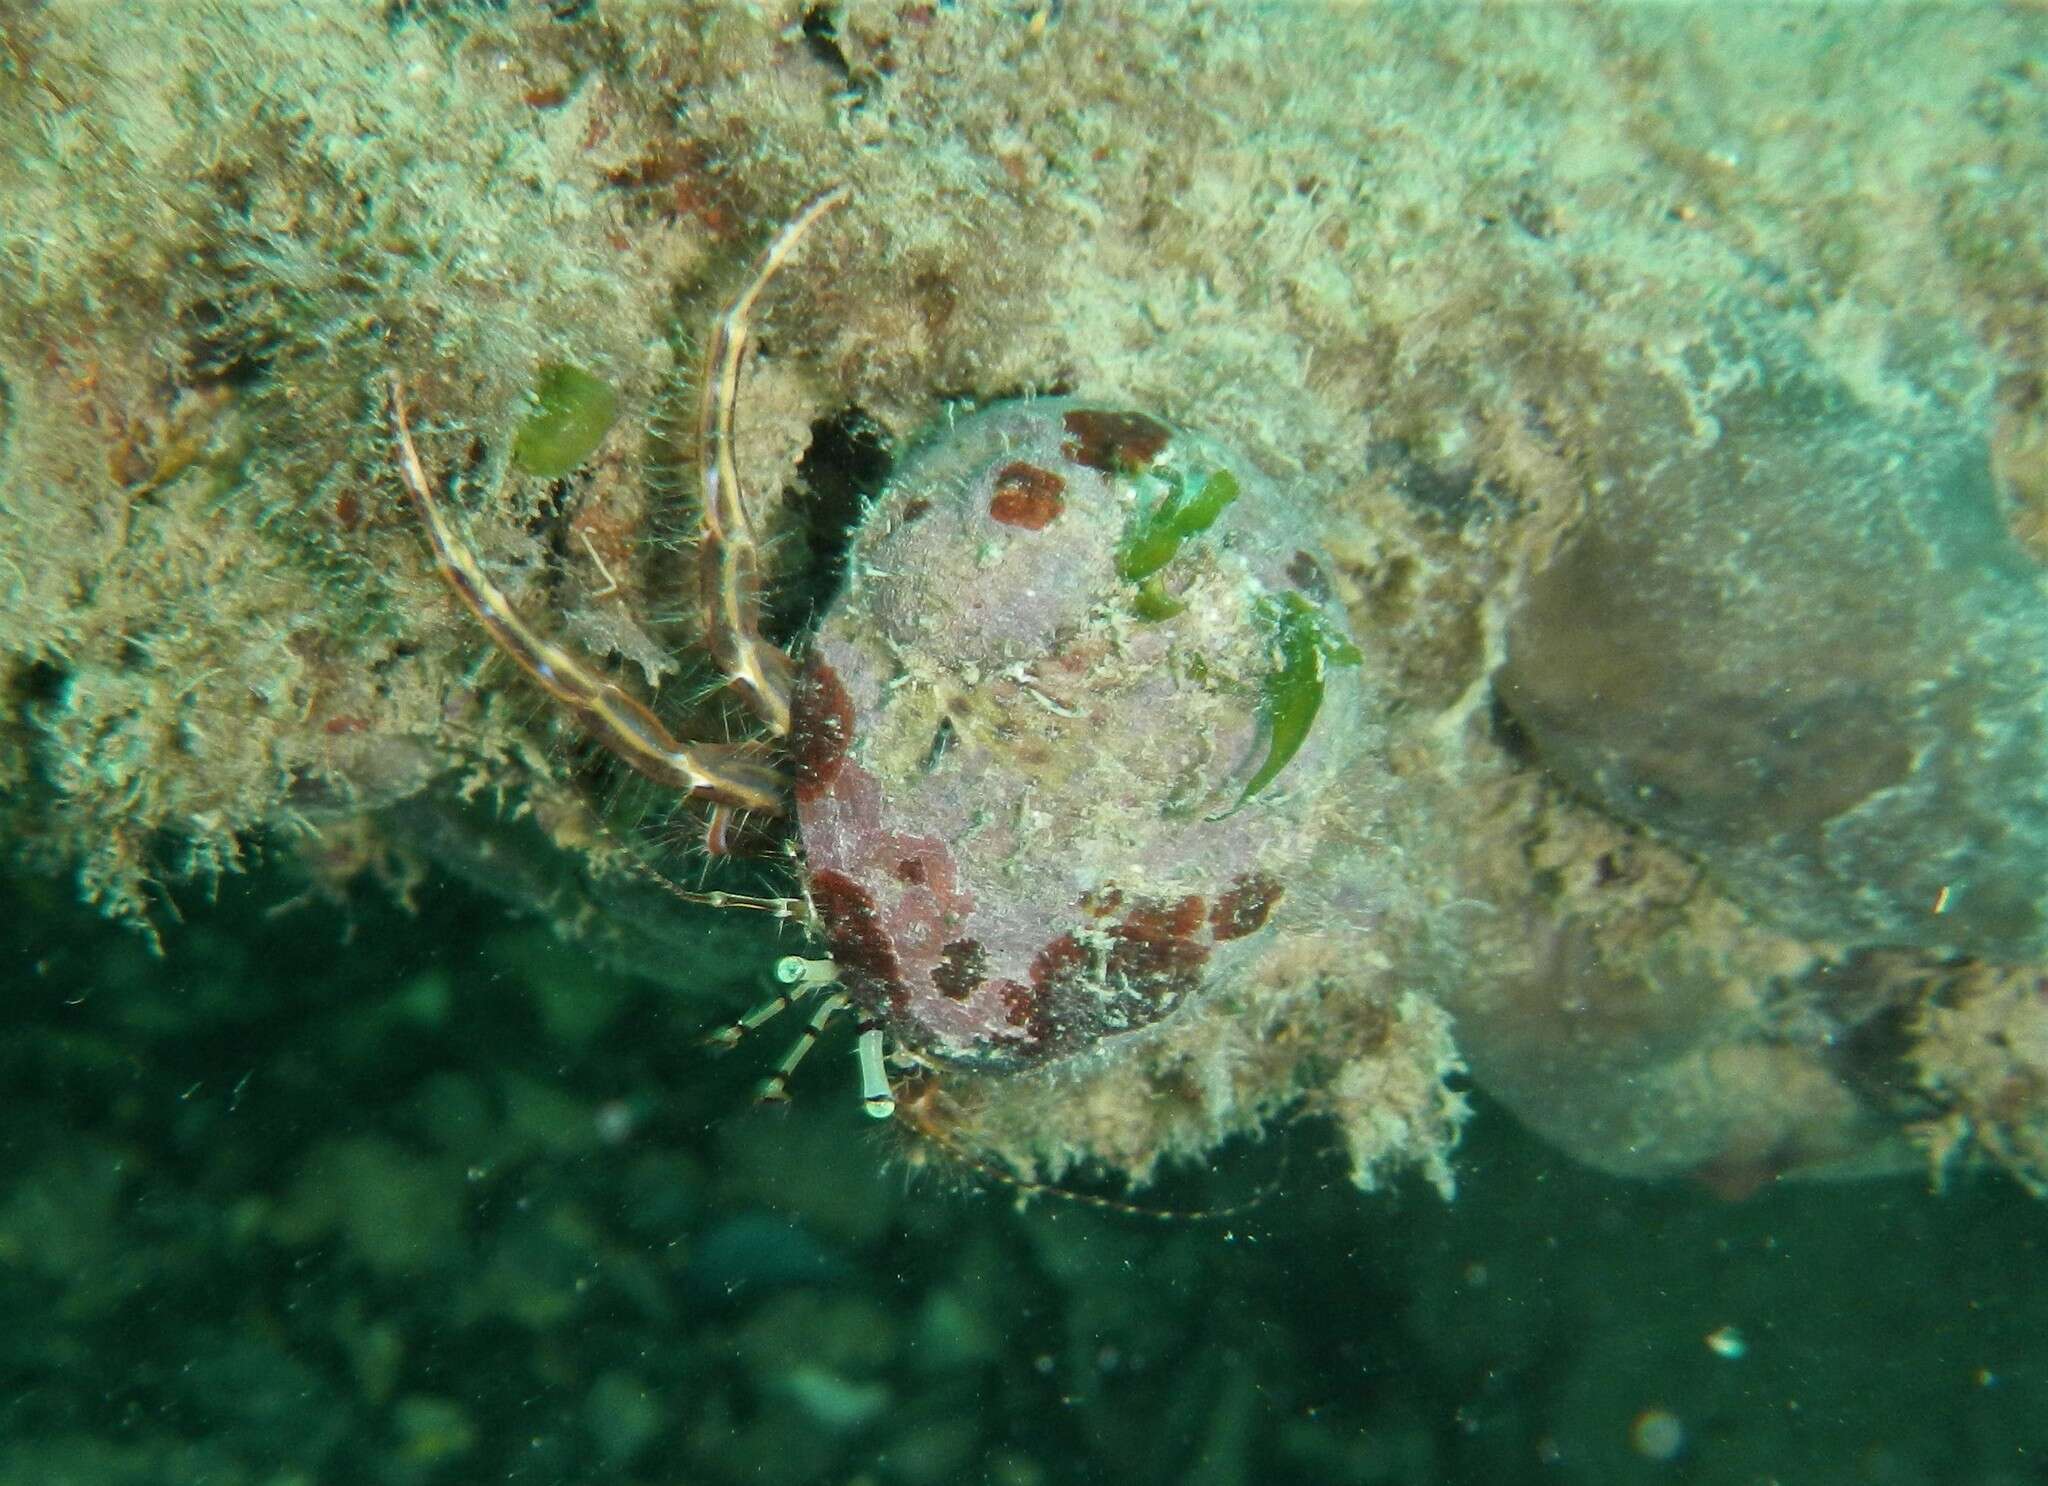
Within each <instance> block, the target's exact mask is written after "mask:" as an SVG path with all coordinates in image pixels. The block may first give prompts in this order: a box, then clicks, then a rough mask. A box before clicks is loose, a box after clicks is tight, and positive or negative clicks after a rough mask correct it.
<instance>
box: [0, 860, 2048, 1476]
mask: <svg viewBox="0 0 2048 1486" xmlns="http://www.w3.org/2000/svg"><path fill="white" fill-rule="evenodd" d="M295 890H296V888H295V885H294V884H293V883H292V882H290V881H287V880H285V879H284V878H283V877H282V875H281V874H275V873H273V874H265V875H258V876H256V877H253V878H247V879H240V880H235V881H232V882H230V883H228V884H226V886H225V888H224V890H223V892H222V895H221V898H220V901H219V902H217V903H213V904H208V903H206V902H203V901H199V900H196V899H189V900H187V899H181V901H180V904H179V907H180V910H181V911H182V913H183V915H184V921H183V923H182V924H178V925H167V931H166V935H165V948H166V954H165V956H164V957H163V958H162V959H161V960H153V959H152V958H151V957H150V956H149V955H148V954H147V953H146V951H145V949H144V946H143V945H142V943H141V942H140V940H139V939H137V938H136V937H134V936H132V935H130V934H127V933H124V932H122V931H119V930H116V929H112V928H110V927H108V926H106V925H104V924H103V923H101V922H100V921H99V920H97V919H96V918H95V917H94V916H92V915H91V914H90V913H89V912H86V911H84V910H82V909H79V908H78V907H76V906H74V905H73V904H72V903H71V902H70V899H69V894H68V890H67V889H66V888H64V887H61V886H59V885H55V884H52V883H49V882H46V881H39V880H16V881H13V882H11V883H9V884H8V885H7V891H8V893H9V896H10V899H11V906H12V911H11V912H10V913H9V914H8V915H7V919H6V928H5V930H4V933H5V945H6V960H5V963H6V965H7V966H8V968H9V972H10V979H11V981H12V993H11V995H10V997H9V999H8V1005H7V1016H8V1025H7V1029H6V1033H5V1036H4V1039H0V1059H4V1064H0V1066H4V1079H5V1090H6V1092H5V1111H6V1123H5V1134H4V1144H0V1151H4V1155H0V1161H4V1171H5V1178H4V1187H0V1313H4V1315H5V1317H6V1318H7V1322H8V1324H7V1326H6V1328H5V1330H4V1333H0V1389H4V1393H0V1400H4V1401H0V1482H4V1483H7V1486H13V1483H17V1482H18V1483H24V1486H26V1483H38V1486H69V1483H78V1486H126V1483H156V1482H163V1483H191V1486H199V1483H219V1486H230V1483H233V1486H240V1483H249V1486H257V1483H263V1486H272V1483H276V1486H282V1483H300V1482H327V1481H334V1482H365V1483H385V1482H402V1483H413V1482H418V1483H427V1482H469V1481H478V1482H484V1481H508V1482H509V1481H533V1482H613V1481H617V1482H646V1483H657V1482H750V1483H751V1482H760V1483H797V1482H873V1483H877V1486H882V1483H898V1482H902V1483H951V1482H975V1483H979V1482H991V1483H1003V1486H1011V1483H1014V1486H1030V1483H1056V1482H1070V1481H1071V1482H1105V1483H1117V1486H1126V1483H1137V1482H1155V1481H1156V1482H1198V1483H1204V1486H1226V1483H1235V1482H1255V1481H1257V1482H1265V1481H1274V1482H1337V1483H1349V1482H1358V1483H1366V1482H1399V1483H1428V1482H1439V1481H1442V1482H1455V1481H1520V1480H1531V1481H1557V1482H1606V1481H1665V1480H1668V1481H1683V1482H1699V1483H1721V1482H1727V1483H1755V1482H1765V1481H1784V1482H1835V1481H1841V1482H1902V1483H1903V1482H1946V1481H1955V1482H1976V1483H2006V1482H2014V1483H2017V1482H2026V1481H2038V1480H2041V1479H2043V1471H2044V1466H2043V1461H2044V1459H2048V1455H2044V1451H2048V1373H2044V1368H2043V1358H2044V1353H2048V1339H2044V1338H2048V1297H2044V1295H2043V1290H2042V1287H2041V1286H2039V1285H2038V1284H2036V1283H2034V1276H2035V1275H2036V1274H2037V1273H2038V1272H2039V1270H2040V1266H2041V1262H2042V1234H2043V1231H2044V1226H2048V1225H2044V1220H2043V1214H2042V1210H2041V1208H2040V1207H2039V1206H2038V1205H2037V1204H2035V1203H2033V1202H2031V1201H2029V1200H2027V1199H2026V1198H2024V1197H2023V1196H2022V1195H2021V1194H2020V1193H2019V1192H2018V1191H2017V1190H2016V1189H2015V1188H2013V1187H2011V1186H2009V1185H2007V1184H2005V1183H2003V1182H1999V1181H1992V1180H1982V1181H1974V1182H1969V1183H1966V1184H1965V1185H1964V1186H1963V1187H1962V1188H1961V1189H1960V1190H1955V1191H1951V1192H1949V1193H1948V1194H1946V1195H1944V1196H1941V1197H1934V1196H1930V1195H1929V1194H1927V1193H1926V1192H1925V1191H1923V1190H1921V1189H1920V1187H1919V1186H1917V1185H1915V1184H1910V1183H1892V1184H1869V1185H1844V1186H1834V1187H1824V1186H1784V1187H1779V1188H1776V1189H1771V1190H1766V1191H1764V1192H1762V1193H1760V1194H1758V1195H1756V1196H1755V1197H1753V1198H1751V1199H1749V1200H1748V1201H1746V1202H1742V1203H1739V1204H1730V1203H1727V1202H1723V1201H1721V1200H1719V1199H1717V1198H1715V1197H1713V1196H1711V1195H1709V1194H1708V1193H1706V1192H1704V1191H1702V1190H1699V1189H1696V1188H1693V1187H1690V1186H1639V1185H1627V1184H1622V1183H1618V1182H1615V1181H1611V1180H1608V1179H1606V1178H1603V1177H1601V1176H1598V1175H1594V1174H1591V1173H1588V1172H1586V1171H1584V1170H1580V1169H1577V1168H1574V1167H1571V1166H1569V1165H1565V1164H1563V1163H1562V1162H1561V1161H1560V1160H1559V1158H1557V1157H1555V1156H1554V1155H1552V1154H1550V1153H1549V1152H1547V1151H1546V1150H1544V1149H1543V1148H1542V1147H1540V1146H1538V1145H1537V1144H1536V1143H1535V1142H1534V1141H1533V1140H1532V1139H1531V1138H1529V1137H1528V1136H1526V1135H1525V1134H1523V1133H1521V1132H1520V1131H1519V1130H1518V1129H1517V1128H1516V1127H1515V1126H1514V1125H1513V1124H1512V1122H1511V1121H1510V1120H1509V1119H1508V1117H1507V1116H1506V1115H1504V1114H1503V1113H1501V1112H1500V1111H1499V1110H1498V1109H1496V1108H1493V1107H1489V1106H1485V1105H1482V1106H1481V1110H1480V1115H1479V1118H1478V1119H1477V1120H1476V1122H1475V1123H1474V1125H1473V1127H1472V1129H1471V1133H1470V1135H1469V1138H1468V1141H1467V1144H1466V1146H1465V1148H1464V1150H1463V1152H1462V1154H1461V1159H1460V1162H1459V1179H1460V1183H1461V1187H1462V1191H1461V1195H1460V1196H1459V1198H1458V1200H1457V1202H1456V1203H1455V1204H1454V1205H1452V1206H1449V1207H1445V1206H1444V1205H1442V1204H1441V1203H1439V1202H1438V1201H1437V1199H1436V1198H1435V1196H1434V1195H1433V1194H1432V1193H1430V1192H1429V1191H1427V1190H1426V1189H1424V1188H1422V1187H1420V1186H1419V1185H1417V1186H1412V1187H1405V1188H1403V1189H1402V1190H1399V1191H1396V1192H1393V1193H1390V1194H1382V1195H1380V1196H1377V1197H1367V1196H1362V1195H1360V1194H1358V1193H1356V1192H1354V1191H1353V1190H1352V1189H1351V1188H1350V1187H1349V1186H1348V1185H1347V1184H1346V1183H1345V1181H1344V1179H1343V1166H1342V1163H1341V1161H1340V1160H1339V1159H1337V1158H1336V1157H1335V1156H1334V1154H1332V1153H1330V1152H1328V1151H1327V1150H1326V1149H1325V1147H1326V1146H1327V1145H1328V1144H1329V1141H1328V1140H1327V1139H1326V1137H1325V1136H1324V1134H1323V1132H1321V1131H1319V1130H1318V1129H1317V1128H1316V1127H1314V1126H1313V1125H1305V1126H1301V1127H1297V1128H1296V1129H1295V1130H1293V1131H1292V1132H1291V1134H1288V1135H1286V1136H1284V1137H1276V1138H1275V1139H1274V1140H1273V1141H1271V1142H1269V1143H1268V1144H1266V1145H1264V1146H1262V1147H1255V1148H1249V1149H1244V1150H1240V1151H1236V1152H1234V1153H1233V1154H1232V1157H1231V1159H1230V1160H1229V1161H1228V1162H1226V1163H1225V1167H1224V1169H1222V1170H1220V1171H1216V1172H1211V1173H1198V1174H1182V1175H1181V1176H1179V1177H1177V1178H1176V1179H1174V1180H1173V1181H1172V1182H1170V1183H1169V1184H1167V1185H1166V1186H1165V1187H1164V1188H1162V1189H1161V1190H1159V1191H1157V1192H1155V1193H1152V1194H1148V1199H1147V1200H1156V1201H1158V1202H1161V1203H1170V1204H1172V1205H1175V1206H1181V1207H1198V1206H1204V1205H1210V1206H1214V1205H1223V1204H1230V1203H1237V1202H1243V1201H1245V1200H1247V1199H1248V1198H1249V1199H1250V1200H1252V1201H1253V1203H1254V1205H1253V1206H1252V1207H1251V1208H1250V1210H1249V1211H1246V1212H1242V1213H1240V1214H1237V1215H1235V1216H1231V1217H1228V1218H1225V1219H1220V1220H1214V1221H1203V1222H1194V1221H1161V1220H1157V1219H1141V1218H1134V1217H1130V1216H1125V1215H1120V1214H1114V1213H1109V1212H1104V1211H1100V1210H1097V1209H1095V1208H1092V1207H1089V1206H1085V1205H1081V1204H1077V1203H1073V1202H1066V1201H1060V1200H1056V1199H1043V1198H1041V1199H1039V1200H1037V1201H1035V1202H1033V1203H1031V1204H1029V1205H1028V1206H1027V1207H1025V1208H1024V1209H1023V1210H1019V1207H1018V1205H1017V1203H1016V1202H1015V1200H1014V1199H1015V1197H1016V1194H1015V1193H1013V1192H1008V1191H1005V1190H1002V1189H999V1188H998V1189H989V1188H988V1187H987V1186H986V1184H985V1183H984V1184H975V1183H972V1182H969V1183H966V1184H964V1185H963V1183H961V1182H960V1181H958V1180H953V1179H935V1178H934V1177H932V1176H930V1175H928V1174H927V1175H924V1176H918V1177H911V1176H909V1175H907V1174H906V1169H905V1166H904V1163H903V1162H902V1161H901V1160H900V1159H899V1158H898V1152H899V1147H897V1146H896V1145H895V1143H894V1139H893V1137H892V1135H891V1133H890V1132H888V1131H883V1130H877V1129H876V1128H874V1127H873V1126H872V1122H870V1121H869V1120H867V1119H866V1118H865V1117H864V1116H863V1115H862V1114H861V1112H860V1109H859V1107H858V1103H857V1101H856V1099H855V1098H854V1097H853V1093H852V1087H853V1086H852V1079H851V1070H850V1068H849V1067H848V1066H847V1065H846V1062H845V1060H844V1049H843V1048H842V1047H840V1046H839V1045H837V1044H836V1043H828V1044H827V1046H826V1047H825V1048H824V1049H822V1050H821V1051H820V1053H819V1054H818V1056H817V1057H816V1058H815V1059H814V1060H813V1062H812V1063H811V1064H810V1065H808V1066H807V1067H806V1069H805V1070H804V1073H803V1075H802V1076H800V1078H799V1080H798V1098H797V1099H796V1101H795V1103H794V1105H793V1106H792V1107H791V1108H789V1109H786V1110H758V1109H755V1108H753V1107H751V1105H750V1103H749V1099H748V1090H749V1088H750V1086H751V1084H752V1082H753V1080H754V1079H755V1078H756V1077H757V1076H758V1075H759V1073H760V1071H761V1068H762V1066H763V1064H764V1063H766V1062H767V1061H769V1060H770V1059H771V1058H772V1057H773V1056H774V1055H775V1054H776V1053H777V1052H779V1050H780V1048H781V1047H782V1046H783V1045H784V1041H785V1039H784V1037H783V1035H782V1033H781V1032H780V1031H779V1030H777V1031H774V1032H769V1033H764V1034H762V1036H761V1037H759V1038H757V1039H755V1040H754V1041H753V1042H752V1043H750V1044H748V1045H747V1046H746V1047H743V1048H742V1049H741V1050H739V1051H738V1052H736V1053H733V1054H729V1055H725V1056H722V1057H721V1056H714V1055H713V1054H710V1053H708V1052H705V1051H704V1050H702V1049H701V1048H700V1047H699V1046H698V1045H697V1041H696V1039H697V1036H698V1034H699V1033H700V1032H701V1031H702V1030H703V1028H704V1027H705V1025H706V1024H708V1023H710V1022H711V1021H713V1020H714V1019H715V1018H716V1017H717V1015H718V1014H719V1013H720V1011H721V1010H725V1009H726V1008H723V1007H721V1006H720V1005H718V1004H702V1005H699V1004H690V1003H686V1002H683V1001H679V1000H678V999H677V998H675V997H673V996H671V995H666V994H662V993H657V992H655V991H653V990H651V989H648V988H646V987H644V986H641V985H637V984H635V983H633V982H631V981H628V980H623V979H619V978H616V977H612V976H608V975H606V974H604V973H602V972H600V971H597V970H594V969H592V968H590V967H589V966H587V965H586V964H585V963H583V962H582V961H581V959H580V958H579V956H578V955H577V953H576V951H575V950H574V949H573V948H572V947H566V946H563V945H560V944H558V943H555V942H554V941H552V940H549V939H547V938H545V937H544V936H543V935H542V933H541V931H540V930H539V929H538V928H536V927H533V926H530V925H526V924H522V923H519V922H517V921H512V920H508V919H507V918H506V917H505V916H504V915H503V914H502V912H501V911H500V910H499V909H498V908H497V907H496V906H495V905H493V904H490V903H487V902H484V901H483V900H480V899H478V898H475V897H473V896H470V895H469V894H467V893H466V892H463V891H460V890H457V889H454V888H451V887H436V886H433V885H429V886H428V887H426V888H425V889H424V890H422V892H421V893H420V894H419V897H418V905H417V906H418V912H417V915H416V916H408V915H406V914H404V913H403V912H401V911H399V910H398V909H396V908H394V907H393V906H391V905H390V904H389V903H388V902H385V901H383V900H381V899H379V898H377V897H374V896H368V895H365V896H361V897H359V898H358V899H357V901H356V902H354V903H353V904H352V905H351V906H350V909H349V911H348V913H347V914H346V915H344V914H343V913H342V912H341V911H339V910H338V909H335V908H333V907H324V906H315V907H306V908H301V909H299V910H297V911H295V912H290V913H284V914H281V915H280V914H277V913H275V912H273V910H274V909H275V908H276V907H277V905H279V904H280V903H282V902H284V901H285V900H287V899H288V898H290V896H291V895H292V893H293V892H294V891H295ZM1268 1187H1277V1189H1278V1190H1277V1191H1274V1192H1271V1193H1270V1194H1269V1195H1267V1196H1265V1197H1264V1198H1263V1200H1261V1199H1260V1197H1259V1194H1260V1192H1261V1191H1262V1190H1264V1189H1266V1188H1268ZM1723 1328H1732V1330H1729V1331H1724V1330H1723ZM1710 1336H1713V1337H1714V1338H1715V1340H1716V1341H1717V1342H1718V1343H1719V1344H1720V1350H1719V1351H1717V1350H1716V1348H1715V1347H1714V1346H1713V1345H1710V1344H1709V1341H1708V1338H1709V1337H1710ZM1738 1350H1739V1351H1740V1353H1741V1355H1739V1356H1734V1355H1722V1353H1723V1352H1735V1351H1738Z"/></svg>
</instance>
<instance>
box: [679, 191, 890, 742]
mask: <svg viewBox="0 0 2048 1486" xmlns="http://www.w3.org/2000/svg"><path fill="white" fill-rule="evenodd" d="M851 194H852V193H851V192H850V191H849V189H848V188H847V187H845V186H834V187H832V188H831V189H830V190H826V191H821V192H819V193H818V194H817V195H815V196H813V197H812V198H811V199H810V200H809V201H806V202H805V203H804V204H803V206H802V207H800V208H798V210H797V214H796V215H795V216H794V217H791V218H790V219H789V221H788V222H787V223H786V224H785V225H784V226H783V229H782V231H780V232H778V233H777V234H776V235H775V240H774V241H773V242H771V243H770V244H768V247H767V250H766V251H765V252H763V253H762V254H761V260H760V262H758V263H756V264H755V265H754V272H753V276H752V277H751V278H749V279H748V280H747V282H746V284H745V286H744V287H743V288H741V290H740V292H739V294H738V295H737V296H736V297H735V298H734V299H733V301H732V303H731V304H729V305H727V306H726V310H725V313H724V314H723V315H721V316H720V317H719V320H718V323H717V325H715V326H714V327H713V328H712V332H711V338H710V342H709V344H708V345H707V346H706V347H705V355H704V385H703V391H702V393H701V397H700V401H699V403H698V408H697V466H698V474H699V478H700V480H701V482H702V486H703V507H704V512H703V521H704V540H703V546H702V548H701V549H700V552H699V556H698V563H699V568H698V584H699V589H700V592H701V595H702V598H703V602H704V608H705V624H704V629H705V635H706V638H707V640H708V641H709V644H710V647H711V658H712V661H713V663H714V664H716V665H717V667H718V669H719V670H720V671H721V672H722V673H723V674H724V675H725V677H726V679H727V680H729V681H730V682H731V683H732V686H733V689H734V690H735V691H737V692H738V693H739V695H740V699H741V701H742V702H744V703H745V705H746V707H747V709H748V710H749V711H750V712H752V713H753V714H754V715H755V716H756V717H758V718H760V719H761V721H762V723H763V724H764V725H765V726H766V727H767V729H768V732H769V734H770V735H771V736H773V737H777V738H780V737H784V736H786V735H787V734H788V732H789V709H790V692H791V690H792V689H793V687H794V685H795V678H796V666H795V664H794V662H792V661H791V660H790V657H789V653H788V652H787V651H785V650H784V649H782V648H781V647H780V646H779V645H776V644H774V643H773V642H772V641H770V640H767V639H765V638H764V637H763V636H762V634H761V629H760V609H761V540H760V537H759V535H758V534H757V533H756V532H755V530H754V524H753V521H752V518H751V517H750V516H749V515H748V514H747V506H746V499H745V495H744V493H743V491H742V490H741V488H740V473H739V465H738V462H737V460H736V459H735V457H734V454H733V409H734V408H735V406H736V405H737V404H738V402H739V393H740V368H741V365H742V364H743V363H744V361H745V360H746V355H747V322H748V319H749V317H750V316H751V315H752V314H753V310H754V302H755V301H756V300H758V299H759V298H760V297H761V291H762V290H763V289H765V288H766V287H767V286H768V281H769V280H770V279H772V278H773V277H774V276H775V273H776V270H777V269H779V268H781V267H782V265H783V264H784V263H786V262H788V261H789V258H790V256H791V255H792V254H793V253H795V252H796V249H797V244H798V243H800V242H801V241H802V240H803V237H804V234H805V233H807V232H809V231H810V230H811V227H812V225H813V224H814V223H815V222H816V221H817V220H818V219H819V218H820V217H822V216H824V215H825V213H827V212H829V211H831V210H832V209H833V208H834V207H836V206H838V205H840V204H841V203H842V202H844V201H845V200H846V199H847V198H848V196H850V195H851Z"/></svg>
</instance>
